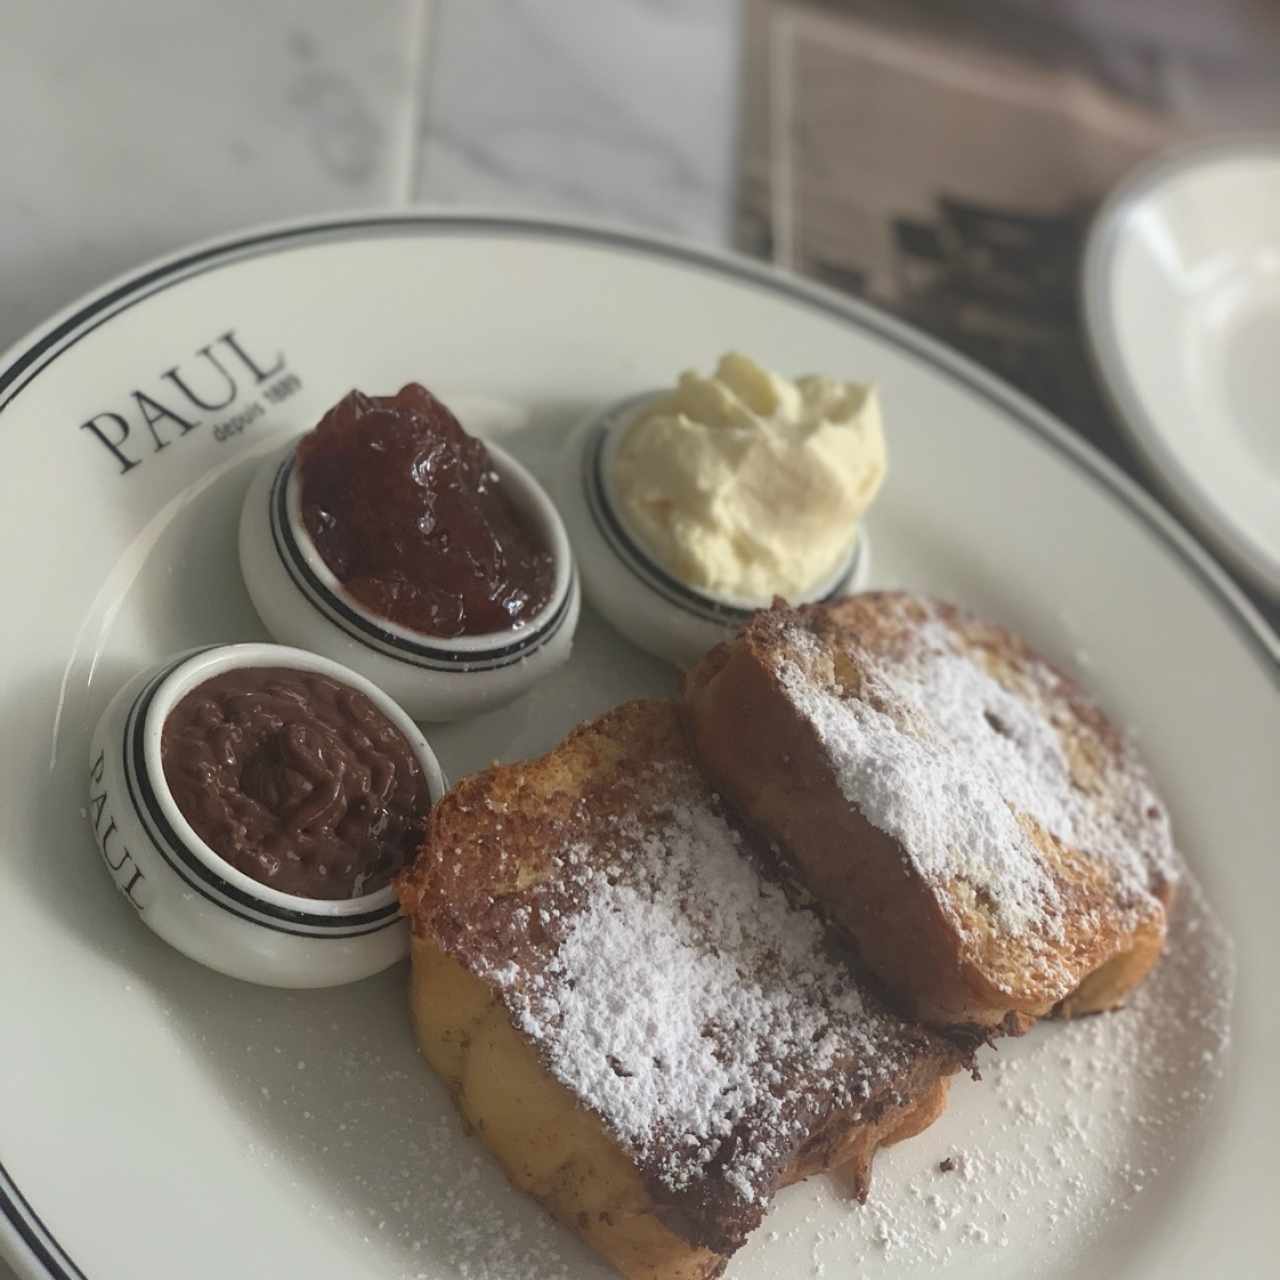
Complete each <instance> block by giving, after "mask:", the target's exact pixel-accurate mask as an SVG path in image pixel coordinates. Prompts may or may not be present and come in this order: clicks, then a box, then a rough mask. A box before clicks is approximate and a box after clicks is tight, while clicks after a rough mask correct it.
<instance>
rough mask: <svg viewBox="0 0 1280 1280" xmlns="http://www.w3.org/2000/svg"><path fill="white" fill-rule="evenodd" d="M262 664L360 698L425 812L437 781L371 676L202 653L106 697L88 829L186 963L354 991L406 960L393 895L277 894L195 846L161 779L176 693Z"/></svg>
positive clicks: (268, 649) (251, 977) (309, 661)
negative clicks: (421, 789) (397, 737)
mask: <svg viewBox="0 0 1280 1280" xmlns="http://www.w3.org/2000/svg"><path fill="white" fill-rule="evenodd" d="M263 667H265V668H274V669H285V670H288V671H291V672H310V673H318V674H319V675H322V676H327V677H328V678H329V679H331V680H333V681H336V682H337V683H338V684H340V685H345V686H347V687H349V688H352V689H355V690H357V691H358V692H359V693H362V694H364V695H365V697H366V698H368V699H369V702H371V703H372V704H373V707H374V709H375V710H376V711H378V712H380V713H381V714H382V715H383V716H384V717H385V718H386V719H387V721H389V722H390V724H391V726H392V727H393V728H394V729H396V730H397V731H398V732H399V733H400V734H401V735H402V736H403V738H404V740H405V742H406V743H407V744H408V747H409V750H410V751H411V752H412V754H413V757H414V759H416V761H417V762H418V765H419V767H420V769H421V770H422V775H423V780H424V781H425V783H426V790H427V795H428V798H429V800H430V803H431V804H432V805H434V804H436V802H437V801H438V800H439V799H440V797H441V796H442V795H443V794H444V791H445V779H444V776H443V774H442V773H441V770H440V765H439V763H438V762H437V760H436V757H435V753H434V752H433V751H432V749H431V747H430V746H429V745H428V743H427V740H426V739H425V738H424V737H423V736H422V733H421V731H420V730H419V729H418V727H417V725H416V724H414V722H413V720H411V719H410V718H409V716H408V715H407V714H406V713H405V711H404V710H403V709H402V708H401V707H399V706H397V705H396V703H395V702H394V701H393V700H392V699H391V698H389V697H388V696H387V695H386V694H385V693H384V692H383V691H382V690H381V689H379V688H378V687H377V686H376V685H375V684H373V683H372V682H371V681H369V680H366V679H365V678H364V677H363V676H361V675H359V674H358V673H357V672H354V671H351V670H350V669H349V668H346V667H343V666H342V665H341V664H339V663H337V662H333V661H331V660H330V659H328V658H325V657H322V656H320V655H319V654H315V653H309V652H306V651H304V650H301V649H293V648H288V647H286V646H283V645H272V644H233V645H214V646H210V647H208V648H203V649H195V650H189V651H187V652H185V653H181V654H177V655H174V656H173V657H172V658H170V659H168V660H167V661H165V662H163V663H161V664H159V665H158V666H155V667H152V668H150V669H149V670H146V671H143V672H142V673H141V674H139V675H138V676H135V677H134V678H133V679H132V680H130V681H129V682H128V683H127V684H126V685H125V686H124V688H122V689H121V690H120V692H119V693H117V694H116V696H115V697H114V698H113V699H112V701H111V702H110V704H109V705H108V707H107V709H106V711H105V712H104V713H103V715H102V718H101V719H100V720H99V722H98V725H97V728H96V729H95V731H94V733H93V737H92V739H91V743H90V755H89V810H88V816H89V821H90V823H91V824H92V826H93V832H94V836H95V838H96V840H97V844H98V849H99V852H100V853H101V854H102V857H103V860H104V862H105V863H106V866H107V870H108V871H109V872H110V874H111V877H112V879H113V880H114V881H115V884H116V887H117V888H118V889H119V890H120V892H121V893H122V894H123V895H124V898H125V899H126V901H127V902H128V904H129V906H130V907H132V908H133V910H134V911H136V912H137V914H138V916H139V917H140V918H141V920H142V922H143V923H144V924H145V925H147V926H148V927H149V928H150V929H152V930H154V932H155V933H157V934H158V935H159V936H160V937H161V938H163V939H164V940H165V941H166V942H168V943H170V944H171V945H172V946H174V947H176V948H177V949H178V950H179V951H181V952H183V953H184V954H185V955H187V956H190V957H191V958H192V959H193V960H198V961H199V962H200V963H201V964H204V965H208V966H209V967H210V968H211V969H216V970H218V971H219V972H221V973H225V974H228V975H230V976H231V977H233V978H241V979H244V980H245V981H248V982H255V983H259V984H262V985H265V986H276V987H331V986H338V985H340V984H342V983H347V982H354V981H357V980H358V979H360V978H366V977H369V976H370V975H372V974H375V973H378V972H380V971H381V970H383V969H385V968H387V967H388V966H390V965H392V964H394V963H395V962H396V961H397V960H399V959H400V958H401V957H402V956H404V955H405V954H406V953H407V951H408V931H407V926H406V922H405V921H404V919H403V918H402V917H401V916H400V910H399V904H398V902H397V900H396V895H395V889H394V887H393V886H392V885H390V884H387V885H384V886H383V887H381V888H379V889H377V890H375V891H374V892H372V893H366V894H362V895H360V896H358V897H351V898H337V899H330V898H309V897H300V896H297V895H294V894H291V893H283V892H280V891H279V890H278V889H275V888H272V887H271V886H269V885H267V884H265V883H261V882H259V881H258V880H256V879H254V878H253V877H252V876H250V875H247V874H246V873H245V872H243V871H241V870H239V869H238V868H237V867H235V866H232V865H231V863H230V862H228V861H227V860H226V859H224V858H222V857H221V856H219V854H218V853H217V852H215V851H214V850H213V849H212V848H211V847H210V846H209V845H208V844H206V843H205V842H204V840H202V839H201V838H200V836H199V835H197V834H196V832H195V830H194V828H193V827H192V825H191V823H190V822H189V821H188V820H187V818H186V817H185V816H184V814H183V812H182V810H181V808H180V807H179V805H178V803H177V801H176V799H175V798H174V794H173V792H172V791H171V790H170V788H169V785H168V783H167V782H166V780H165V770H164V765H163V760H162V750H161V744H162V730H163V728H164V724H165V721H166V720H167V719H168V717H169V715H170V713H171V712H172V711H173V710H174V708H175V707H176V706H177V705H178V704H179V702H180V701H181V700H182V699H183V697H185V695H186V694H188V693H190V692H191V691H192V690H193V689H196V688H197V687H198V686H200V685H201V684H203V683H204V682H206V681H208V680H212V679H213V678H214V677H215V676H219V675H222V674H223V673H225V672H230V671H234V670H236V669H244V668H263Z"/></svg>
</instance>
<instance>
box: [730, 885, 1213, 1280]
mask: <svg viewBox="0 0 1280 1280" xmlns="http://www.w3.org/2000/svg"><path fill="white" fill-rule="evenodd" d="M1169 943H1170V953H1169V955H1167V956H1166V957H1165V959H1164V960H1163V961H1162V963H1161V965H1160V967H1159V968H1158V969H1157V970H1156V972H1155V973H1154V974H1153V975H1152V977H1151V978H1150V979H1148V981H1147V982H1146V983H1144V984H1143V985H1142V986H1141V987H1139V988H1138V990H1137V991H1136V992H1135V993H1134V996H1133V999H1132V1000H1131V1002H1130V1005H1129V1006H1128V1007H1127V1008H1126V1009H1123V1010H1121V1011H1119V1012H1117V1013H1114V1014H1106V1015H1102V1016H1099V1017H1095V1018H1085V1019H1081V1020H1080V1021H1077V1022H1070V1023H1042V1024H1041V1025H1040V1026H1038V1027H1036V1028H1035V1029H1034V1030H1033V1031H1032V1032H1031V1033H1030V1034H1029V1035H1027V1036H1025V1037H1022V1038H1020V1039H1005V1040H1001V1041H1000V1042H999V1043H998V1046H997V1049H996V1052H995V1053H994V1054H989V1055H986V1056H984V1060H983V1064H982V1073H983V1083H982V1086H981V1087H980V1088H978V1089H973V1090H967V1091H966V1096H965V1097H964V1099H963V1102H962V1101H961V1100H960V1099H959V1098H956V1099H955V1100H954V1101H953V1103H952V1105H951V1106H950V1107H949V1108H948V1110H947V1112H946V1113H945V1114H944V1115H943V1117H942V1118H941V1119H940V1120H939V1121H938V1122H937V1123H935V1124H934V1125H933V1126H932V1127H931V1128H930V1129H928V1130H926V1132H925V1133H923V1134H921V1135H920V1136H919V1137H916V1138H913V1139H912V1140H911V1141H910V1142H907V1143H904V1144H902V1146H900V1147H894V1148H891V1149H890V1150H888V1151H886V1152H883V1153H882V1154H881V1156H880V1157H879V1159H878V1161H877V1164H876V1174H875V1180H874V1183H873V1186H872V1191H871V1197H870V1199H869V1200H868V1202H867V1203H866V1204H865V1205H861V1206H850V1205H848V1204H846V1203H843V1202H842V1201H840V1200H839V1198H838V1197H837V1196H836V1195H835V1194H834V1193H833V1191H832V1190H831V1189H830V1188H829V1187H827V1186H826V1185H825V1184H824V1183H823V1182H822V1181H821V1180H818V1181H815V1182H811V1183H807V1184H806V1185H805V1186H804V1187H803V1188H796V1189H794V1190H788V1191H784V1192H783V1193H782V1194H781V1196H780V1197H779V1198H778V1200H777V1201H776V1203H775V1206H774V1209H773V1211H772V1212H771V1213H770V1215H769V1217H768V1219H767V1220H766V1222H765V1224H764V1226H763V1227H762V1229H761V1231H760V1232H759V1233H758V1235H757V1236H756V1238H755V1239H753V1240H752V1241H751V1243H750V1244H749V1245H748V1246H747V1248H746V1249H744V1250H743V1252H742V1253H741V1254H739V1255H738V1257H736V1258H735V1259H734V1265H733V1267H731V1269H730V1272H729V1274H730V1276H742V1277H747V1276H750V1277H752V1280H766V1278H767V1280H793V1277H797V1276H807V1275H821V1274H826V1275H834V1276H841V1277H848V1278H849V1280H902V1278H903V1277H914V1276H920V1277H923V1276H932V1275H938V1274H950V1271H949V1270H947V1269H948V1268H950V1270H953V1271H954V1272H955V1273H956V1274H960V1275H966V1276H967V1275H982V1276H983V1277H984V1278H989V1280H1014V1278H1015V1277H1016V1278H1017V1280H1022V1278H1023V1277H1026V1276H1039V1275H1055V1276H1057V1275H1065V1274H1071V1275H1076V1274H1080V1275H1088V1274H1096V1275H1111V1274H1115V1269H1114V1263H1115V1257H1116V1253H1112V1252H1110V1251H1111V1250H1116V1251H1117V1252H1120V1251H1123V1250H1124V1249H1126V1247H1127V1248H1134V1247H1137V1246H1139V1245H1140V1243H1141V1240H1142V1239H1143V1238H1144V1237H1145V1236H1147V1235H1149V1234H1159V1233H1162V1232H1164V1231H1166V1230H1168V1229H1169V1227H1170V1225H1171V1220H1170V1219H1168V1218H1164V1217H1163V1216H1162V1215H1163V1214H1164V1213H1166V1212H1172V1213H1175V1214H1176V1213H1177V1212H1178V1209H1177V1208H1176V1207H1170V1206H1169V1205H1168V1203H1167V1202H1166V1200H1165V1196H1166V1194H1167V1192H1168V1190H1169V1182H1170V1181H1171V1175H1172V1174H1174V1173H1175V1172H1176V1173H1177V1174H1178V1176H1179V1177H1184V1176H1188V1173H1189V1171H1191V1170H1193V1169H1194V1166H1195V1161H1196V1153H1197V1150H1198V1148H1199V1146H1200V1144H1201V1143H1203V1141H1204V1140H1205V1135H1206V1131H1207V1126H1208V1125H1209V1124H1210V1123H1211V1121H1210V1118H1209V1116H1208V1114H1207V1111H1208V1108H1209V1106H1210V1104H1211V1102H1212V1099H1213V1097H1214V1095H1215V1092H1216V1090H1217V1088H1218V1083H1219V1081H1220V1079H1221V1076H1222V1074H1223V1071H1224V1067H1225V1065H1226V1061H1227V1051H1228V1048H1229V1033H1230V1021H1231V1004H1232V993H1233V988H1234V982H1235V966H1234V961H1233V956H1232V948H1231V944H1230V941H1229V939H1228V938H1227V937H1226V935H1225V934H1224V932H1223V931H1222V928H1221V926H1220V924H1219V923H1218V922H1217V920H1216V919H1215V917H1214V915H1213V913H1212V911H1211V910H1210V908H1209V907H1208V905H1207V904H1206V902H1205V900H1204V898H1203V895H1202V894H1201V892H1200V890H1199V887H1198V886H1197V885H1196V884H1195V883H1194V881H1188V882H1186V883H1185V884H1184V886H1183V888H1182V890H1181V893H1180V899H1179V904H1178V909H1177V911H1176V913H1175V915H1174V919H1173V923H1172V926H1171V930H1170V937H1169ZM944 1162H949V1167H948V1168H946V1169H945V1170H944V1168H943V1167H942V1166H943V1164H944ZM1095 1251H1096V1252H1095ZM797 1258H805V1259H806V1260H807V1263H808V1265H807V1266H805V1265H799V1264H798V1263H797V1261H796V1260H797Z"/></svg>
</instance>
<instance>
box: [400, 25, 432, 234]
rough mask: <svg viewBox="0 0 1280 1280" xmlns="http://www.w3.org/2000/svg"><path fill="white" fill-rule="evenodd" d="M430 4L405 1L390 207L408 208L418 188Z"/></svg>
mask: <svg viewBox="0 0 1280 1280" xmlns="http://www.w3.org/2000/svg"><path fill="white" fill-rule="evenodd" d="M433 7H434V3H433V0H409V4H408V17H407V20H406V39H405V45H406V50H407V52H406V63H407V66H408V75H409V86H408V92H407V93H406V94H405V107H404V119H403V121H402V123H401V128H400V143H399V145H400V155H399V157H398V164H397V166H396V170H395V179H394V182H393V185H392V192H391V203H392V206H393V207H394V208H397V209H408V208H410V207H412V205H413V204H414V197H415V196H416V194H417V190H418V177H419V168H420V163H421V155H422V149H421V147H420V146H419V145H418V139H419V131H420V129H421V126H422V120H421V116H422V112H423V108H424V105H425V103H426V100H427V87H428V86H427V79H428V76H429V73H430V68H431V48H430V45H431V27H432V21H431V19H432V9H433Z"/></svg>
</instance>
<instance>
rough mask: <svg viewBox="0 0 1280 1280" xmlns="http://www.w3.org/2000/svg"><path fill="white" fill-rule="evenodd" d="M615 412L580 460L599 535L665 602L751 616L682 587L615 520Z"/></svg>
mask: <svg viewBox="0 0 1280 1280" xmlns="http://www.w3.org/2000/svg"><path fill="white" fill-rule="evenodd" d="M615 418H616V415H610V416H609V418H608V419H606V420H605V421H604V422H602V423H601V424H600V426H599V427H597V428H596V430H595V432H594V434H593V436H592V437H591V439H589V440H588V441H587V442H586V446H585V448H584V449H583V459H582V484H583V488H584V489H585V490H586V497H587V508H588V509H589V510H590V512H591V518H592V519H593V520H594V521H595V525H596V528H597V529H599V531H600V534H601V536H602V537H603V538H604V540H605V541H606V542H607V543H608V544H609V546H610V547H612V548H613V551H614V554H615V555H616V556H617V557H618V559H619V560H621V561H622V563H623V564H624V565H626V567H627V568H628V569H630V570H631V572H632V573H633V574H634V575H635V576H636V577H637V578H639V579H640V581H641V582H643V583H644V585H645V586H646V587H648V588H649V590H650V591H653V592H656V593H657V594H658V595H660V596H661V597H662V598H663V599H664V600H665V601H666V602H667V603H668V604H670V605H674V606H675V607H676V608H677V609H680V610H682V611H683V612H685V613H688V614H692V615H693V616H694V617H695V618H698V619H699V620H700V621H703V622H712V623H715V625H716V626H720V627H734V626H739V625H741V624H742V623H744V622H746V621H747V620H748V619H750V618H752V617H754V616H755V615H756V614H757V613H758V612H759V609H758V608H757V609H744V608H740V607H739V606H737V605H732V604H723V603H719V602H717V601H715V600H711V599H708V598H707V597H706V596H704V595H700V594H699V593H698V592H696V591H694V590H692V589H691V588H689V587H687V586H685V584H684V583H683V582H681V581H680V579H679V578H676V577H674V576H672V575H671V574H669V573H668V572H667V571H666V570H665V569H664V568H663V567H662V566H661V565H660V564H658V563H656V562H655V561H654V560H653V559H652V558H651V557H650V556H648V555H647V554H646V553H645V552H644V551H642V550H641V549H640V548H639V547H638V546H637V545H636V543H635V540H634V539H633V538H632V537H631V535H630V534H629V533H628V532H627V530H626V528H625V527H624V526H623V524H622V521H621V520H619V519H618V515H617V512H616V511H614V509H613V504H612V503H611V502H610V501H609V490H608V487H607V486H606V484H605V479H604V451H605V445H606V444H607V442H608V438H609V429H610V427H611V426H612V425H613V423H614V421H615ZM861 555H862V550H861V546H860V545H859V547H857V548H856V549H855V551H854V554H853V558H852V559H851V560H850V561H849V568H848V571H847V572H846V573H844V574H842V575H841V576H840V578H839V579H838V580H837V582H836V584H835V586H833V587H832V588H831V590H830V591H828V592H827V594H826V595H824V596H823V597H822V601H823V602H824V603H825V602H826V601H828V600H834V599H835V598H836V597H837V596H839V595H842V594H843V593H844V591H845V590H846V588H847V587H848V586H849V583H850V581H851V580H852V578H853V576H854V574H855V573H857V570H858V559H859V557H860V556H861Z"/></svg>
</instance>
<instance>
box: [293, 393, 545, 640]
mask: <svg viewBox="0 0 1280 1280" xmlns="http://www.w3.org/2000/svg"><path fill="white" fill-rule="evenodd" d="M297 456H298V466H299V469H300V472H301V481H302V519H303V523H304V524H305V525H306V529H307V532H308V533H309V534H310V535H311V540H312V542H313V543H314V544H315V546H316V549H317V550H318V551H319V552H320V555H321V557H322V558H323V560H324V562H325V564H327V565H328V566H329V568H330V569H331V570H332V571H333V574H334V576H335V577H336V578H337V579H338V581H339V582H341V583H342V584H343V586H345V587H346V589H347V590H348V591H349V592H350V593H351V594H352V595H353V596H355V598H356V599H357V600H359V601H360V602H361V603H362V604H364V605H365V606H367V607H368V608H369V609H371V610H372V611H373V612H374V613H377V614H380V615H381V616H382V617H384V618H389V619H390V620H391V621H392V622H396V623H399V624H400V625H401V626H405V627H410V628H412V629H413V630H415V631H420V632H423V633H425V634H427V635H432V636H457V635H480V634H484V633H486V632H493V631H506V630H511V629H514V628H517V627H521V626H523V625H524V624H525V623H526V622H528V621H529V619H530V618H532V617H533V616H534V614H536V613H537V612H538V610H540V609H541V608H543V607H544V606H545V605H546V604H547V602H548V600H550V598H551V590H552V586H553V582H554V565H553V564H552V559H551V554H550V552H549V550H548V548H547V547H545V546H544V545H543V544H542V543H541V542H540V541H539V539H538V538H537V537H536V536H535V535H534V534H533V532H532V531H531V530H530V529H529V528H528V527H527V526H526V524H525V522H524V521H523V519H522V518H521V516H520V513H519V512H518V511H517V510H516V508H515V507H514V506H513V504H512V502H511V499H510V498H509V497H508V495H507V493H506V491H505V490H504V488H503V486H502V482H501V480H500V478H499V476H498V473H497V472H496V471H494V469H493V464H492V462H491V461H490V458H489V453H488V450H487V449H486V448H485V447H484V445H483V444H482V443H481V442H480V441H479V440H477V439H475V438H474V437H473V436H469V435H468V434H467V433H466V432H465V431H464V430H463V429H462V426H461V425H460V424H459V422H458V420H457V418H455V417H454V416H453V414H452V413H451V412H450V411H449V410H448V409H447V408H446V407H445V406H444V405H443V404H441V403H440V401H439V400H437V399H436V398H435V396H433V395H432V394H431V393H430V392H429V391H428V390H427V389H426V388H425V387H422V386H419V385H418V384H417V383H410V384H409V385H408V386H406V387H404V388H403V389H402V390H401V391H400V393H399V394H398V395H394V396H367V395H364V394H362V393H361V392H359V391H352V392H351V393H350V394H349V395H347V396H346V397H344V398H343V399H342V400H340V401H339V402H338V403H337V404H336V405H335V406H334V407H333V408H332V409H330V410H329V412H328V413H327V414H325V416H324V417H323V418H322V419H321V420H320V424H319V426H317V427H316V429H315V430H314V431H312V432H311V433H310V434H309V435H307V436H305V437H304V438H303V440H302V442H301V443H300V444H299V445H298V455H297Z"/></svg>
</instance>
